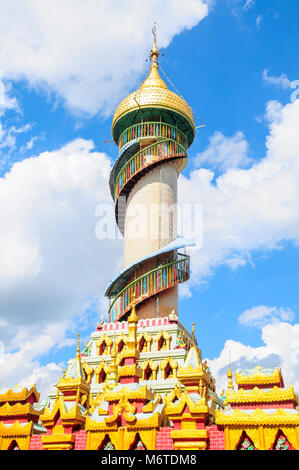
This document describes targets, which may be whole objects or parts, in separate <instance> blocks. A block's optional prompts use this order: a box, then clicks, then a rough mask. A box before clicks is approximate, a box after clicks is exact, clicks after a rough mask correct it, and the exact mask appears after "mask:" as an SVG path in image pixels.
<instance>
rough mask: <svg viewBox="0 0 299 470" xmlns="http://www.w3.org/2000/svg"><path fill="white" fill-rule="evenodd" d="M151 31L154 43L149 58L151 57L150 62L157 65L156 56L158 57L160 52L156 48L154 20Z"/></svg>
mask: <svg viewBox="0 0 299 470" xmlns="http://www.w3.org/2000/svg"><path fill="white" fill-rule="evenodd" d="M152 33H153V36H154V45H153V47H152V50H151V59H152V64H156V65H157V60H158V57H159V55H160V53H159V50H158V48H157V30H156V21H154V25H153V28H152Z"/></svg>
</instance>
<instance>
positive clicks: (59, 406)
mask: <svg viewBox="0 0 299 470" xmlns="http://www.w3.org/2000/svg"><path fill="white" fill-rule="evenodd" d="M58 413H59V415H60V417H61V420H62V424H81V423H84V422H85V416H83V415H82V412H81V409H80V408H79V406H78V404H77V403H75V404H74V405H73V406H72V407H71V408H70V410H69V411H67V410H66V408H65V405H64V401H63V398H62V397H60V398H58V399H56V400H55V402H54V405H53V408H52V409H51V408H45V409H44V412H43V414H42V415H41V416H40V420H41V422H42V423H43V424H44V426H45V427H49V426H53V425H54V424H55V419H56V416H57V414H58Z"/></svg>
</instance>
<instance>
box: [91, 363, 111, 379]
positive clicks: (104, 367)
mask: <svg viewBox="0 0 299 470" xmlns="http://www.w3.org/2000/svg"><path fill="white" fill-rule="evenodd" d="M109 370H110V366H109V364H107V363H106V362H104V361H102V362H100V363H99V364H98V365H97V366H96V367H95V369H94V373H95V376H96V383H99V381H100V373H101V372H102V371H104V373H105V375H106V377H105V380H104V382H105V381H106V380H107V378H108V373H109Z"/></svg>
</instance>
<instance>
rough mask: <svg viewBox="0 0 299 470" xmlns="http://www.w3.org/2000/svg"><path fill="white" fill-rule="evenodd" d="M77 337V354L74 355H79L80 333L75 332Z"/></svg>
mask: <svg viewBox="0 0 299 470" xmlns="http://www.w3.org/2000/svg"><path fill="white" fill-rule="evenodd" d="M77 337H78V343H77V354H76V356H77V357H80V334H79V333H77Z"/></svg>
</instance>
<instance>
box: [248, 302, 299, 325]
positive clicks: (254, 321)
mask: <svg viewBox="0 0 299 470" xmlns="http://www.w3.org/2000/svg"><path fill="white" fill-rule="evenodd" d="M294 318H295V313H294V312H293V311H292V310H291V309H290V308H283V307H268V306H266V305H258V306H257V307H252V308H250V309H247V310H245V311H244V312H243V313H242V314H241V315H240V316H239V323H240V325H242V326H250V327H257V328H262V327H263V326H265V325H267V324H270V323H278V322H279V321H292V320H294Z"/></svg>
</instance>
